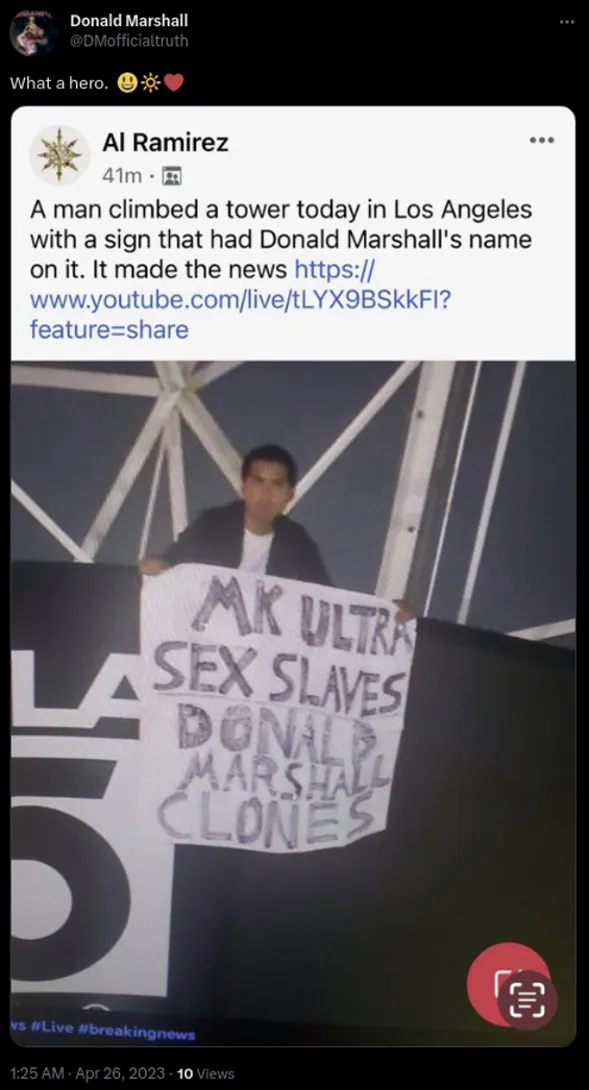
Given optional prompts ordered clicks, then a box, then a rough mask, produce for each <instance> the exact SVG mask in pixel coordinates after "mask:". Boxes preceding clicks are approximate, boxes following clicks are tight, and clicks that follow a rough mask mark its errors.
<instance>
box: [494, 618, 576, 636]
mask: <svg viewBox="0 0 589 1090" xmlns="http://www.w3.org/2000/svg"><path fill="white" fill-rule="evenodd" d="M576 630H577V625H576V621H574V620H572V621H557V622H556V623H555V624H541V625H537V626H536V628H520V629H519V631H518V632H510V633H509V635H510V636H519V638H520V639H522V640H553V639H554V638H555V637H556V636H570V635H572V633H574V632H576Z"/></svg>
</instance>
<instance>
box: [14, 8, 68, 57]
mask: <svg viewBox="0 0 589 1090" xmlns="http://www.w3.org/2000/svg"><path fill="white" fill-rule="evenodd" d="M57 33H58V32H57V23H56V22H55V19H54V18H53V16H52V15H50V14H49V12H48V11H19V13H18V15H15V17H14V19H13V20H12V23H11V26H10V41H11V42H12V44H13V46H14V48H15V49H16V52H17V53H20V55H21V57H43V56H45V55H46V54H47V53H51V52H52V50H53V49H55V44H56V42H57Z"/></svg>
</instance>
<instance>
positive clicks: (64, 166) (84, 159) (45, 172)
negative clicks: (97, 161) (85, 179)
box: [29, 125, 90, 186]
mask: <svg viewBox="0 0 589 1090" xmlns="http://www.w3.org/2000/svg"><path fill="white" fill-rule="evenodd" d="M29 158H30V162H31V166H32V168H33V170H34V171H35V174H37V175H38V176H39V177H40V178H43V180H44V181H46V182H49V184H50V185H57V186H64V185H68V184H69V183H70V182H75V181H77V179H78V178H80V177H81V175H82V174H84V172H85V171H86V168H87V167H88V165H89V163H90V149H89V147H88V144H87V143H86V141H85V139H84V137H83V136H82V134H81V133H79V132H77V131H76V130H75V129H71V128H69V126H68V125H53V126H51V128H47V129H44V130H43V132H40V133H39V135H38V136H37V137H36V138H35V140H34V141H33V143H32V145H31V148H30V152H29Z"/></svg>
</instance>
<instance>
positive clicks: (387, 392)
mask: <svg viewBox="0 0 589 1090" xmlns="http://www.w3.org/2000/svg"><path fill="white" fill-rule="evenodd" d="M420 362H421V361H420V360H407V361H406V362H405V363H402V364H401V366H400V367H398V368H397V370H396V371H395V372H394V374H393V375H391V377H390V378H389V379H387V381H386V382H385V384H384V386H381V388H380V390H378V391H377V393H376V394H375V395H374V397H373V398H371V400H370V401H369V402H368V404H367V405H365V406H364V408H363V409H362V410H361V411H360V412H359V413H358V415H357V416H356V417H355V418H354V420H352V421H351V423H350V424H348V426H347V428H345V429H344V431H343V432H342V433H341V435H339V436H338V438H337V439H336V440H335V442H334V443H332V444H331V446H330V447H328V448H327V450H326V451H325V452H324V454H322V455H321V457H320V458H319V459H318V461H316V462H315V465H314V466H312V467H311V469H310V470H309V472H308V473H306V474H305V476H304V477H303V478H302V479H301V481H299V484H298V487H297V491H296V496H295V497H294V499H293V500H292V502H291V503H290V504H289V506H288V507H287V509H286V510H287V512H288V511H291V510H292V508H293V507H294V506H295V504H297V503H298V502H299V500H301V499H302V498H303V496H305V495H306V494H307V492H308V491H309V489H310V488H312V487H313V485H314V484H316V482H317V481H318V480H319V479H320V478H321V477H322V476H323V474H324V473H327V470H328V469H330V468H331V466H332V465H333V463H334V462H335V461H336V460H337V459H338V458H339V456H340V454H343V452H344V450H347V448H348V447H349V446H350V444H351V443H353V442H354V439H357V437H358V436H359V435H360V434H361V432H362V431H364V428H365V427H366V426H367V424H369V423H370V421H371V420H372V419H373V418H374V417H375V416H376V414H377V413H378V412H380V410H381V409H382V407H383V405H386V403H387V401H389V400H390V399H391V397H392V396H393V394H396V392H397V390H398V389H399V388H400V387H401V386H402V385H403V383H404V382H405V380H406V379H408V378H409V375H411V374H413V372H414V371H415V370H416V368H417V367H419V364H420Z"/></svg>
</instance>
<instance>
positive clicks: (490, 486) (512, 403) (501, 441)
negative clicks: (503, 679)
mask: <svg viewBox="0 0 589 1090" xmlns="http://www.w3.org/2000/svg"><path fill="white" fill-rule="evenodd" d="M525 373H526V361H525V360H519V362H518V363H516V365H515V370H514V372H513V379H512V381H511V388H510V391H509V396H508V398H507V403H506V405H505V412H504V414H503V420H502V423H501V430H500V432H499V437H498V439H497V446H496V448H495V456H494V458H493V464H492V466H491V472H490V473H489V479H488V481H487V491H486V493H485V498H484V500H483V506H482V510H481V517H480V521H479V525H478V528H477V533H476V538H475V543H474V547H473V550H472V556H471V558H470V565H469V568H468V574H467V576H466V583H465V585H464V591H463V594H462V600H461V602H460V608H459V610H458V618H457V620H458V624H466V621H467V618H468V614H469V611H470V605H471V602H472V596H473V593H474V588H475V585H476V581H477V576H478V574H479V568H480V565H481V559H482V556H483V549H484V547H485V541H486V539H487V533H488V530H489V523H490V521H491V514H492V511H493V504H494V502H495V496H496V495H497V488H498V485H499V479H500V477H501V470H502V469H503V463H504V461H505V455H506V453H507V445H508V443H509V437H510V435H511V429H512V427H513V421H514V420H515V413H516V410H517V405H518V401H519V396H520V393H521V388H522V385H523V381H524V377H525Z"/></svg>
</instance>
